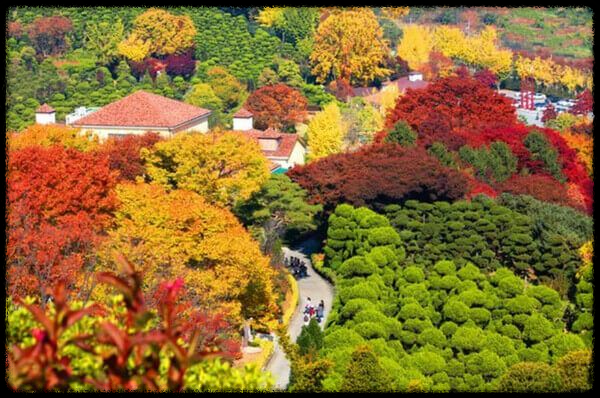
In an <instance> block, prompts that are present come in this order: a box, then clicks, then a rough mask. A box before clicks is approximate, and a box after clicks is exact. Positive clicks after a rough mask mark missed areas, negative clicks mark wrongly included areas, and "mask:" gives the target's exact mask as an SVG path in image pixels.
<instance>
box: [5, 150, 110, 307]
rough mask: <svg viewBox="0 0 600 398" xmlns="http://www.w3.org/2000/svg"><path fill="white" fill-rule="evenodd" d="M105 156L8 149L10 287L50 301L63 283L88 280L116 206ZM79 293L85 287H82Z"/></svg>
mask: <svg viewBox="0 0 600 398" xmlns="http://www.w3.org/2000/svg"><path fill="white" fill-rule="evenodd" d="M115 177H116V176H115V173H114V172H112V171H111V170H110V168H109V166H108V159H107V158H106V156H104V155H102V154H100V153H96V152H88V153H82V152H79V151H76V150H74V149H65V148H61V147H59V146H53V147H50V148H42V147H31V148H25V149H22V150H18V151H13V152H11V153H10V157H9V162H8V180H7V186H8V189H7V199H8V228H7V230H8V237H9V239H8V248H7V267H8V273H7V281H8V291H9V294H10V295H13V296H24V295H34V296H38V297H40V296H41V298H43V299H44V300H45V299H46V296H47V290H46V289H50V288H52V287H53V286H55V285H56V284H57V283H65V284H66V285H67V287H68V288H69V289H71V290H73V289H75V288H76V287H77V286H78V285H80V284H82V283H85V282H86V281H89V280H88V279H86V278H87V277H89V274H90V273H89V272H86V268H87V266H89V267H92V266H93V264H94V261H95V259H94V248H95V246H96V244H97V242H98V240H99V239H101V234H102V233H103V231H104V230H105V229H106V228H107V227H108V226H109V224H110V222H111V220H112V213H113V211H114V209H115V208H116V205H117V199H116V196H115V194H114V191H113V189H114V185H115V181H116V178H115ZM78 289H79V292H80V294H85V292H86V290H85V289H83V288H82V287H81V286H79V287H78Z"/></svg>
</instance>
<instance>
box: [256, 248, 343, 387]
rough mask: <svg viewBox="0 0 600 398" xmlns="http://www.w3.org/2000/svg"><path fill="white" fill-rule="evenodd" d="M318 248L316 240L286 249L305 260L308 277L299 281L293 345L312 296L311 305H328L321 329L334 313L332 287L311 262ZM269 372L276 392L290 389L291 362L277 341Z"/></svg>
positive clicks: (292, 323)
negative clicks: (307, 301) (288, 387)
mask: <svg viewBox="0 0 600 398" xmlns="http://www.w3.org/2000/svg"><path fill="white" fill-rule="evenodd" d="M318 248H319V243H318V242H317V241H316V240H315V239H308V240H306V241H304V242H302V243H300V244H299V245H298V246H297V247H295V248H293V249H290V248H287V247H284V248H283V253H284V255H285V257H287V258H289V257H297V258H299V259H300V260H301V261H304V262H305V264H306V267H307V272H308V276H307V277H305V278H301V279H299V280H298V291H299V300H298V301H299V302H298V306H297V307H296V311H295V312H294V315H293V316H292V319H291V321H290V324H289V327H288V335H289V336H290V338H291V340H292V342H294V343H295V342H296V338H297V337H298V336H299V335H300V332H301V331H302V325H303V324H304V322H303V319H302V318H303V311H304V308H303V307H304V304H305V301H306V298H307V297H310V300H311V302H312V303H313V305H315V306H316V305H317V304H319V302H320V301H321V300H323V301H324V302H325V314H324V318H323V321H322V322H321V328H323V327H324V326H325V323H326V321H327V316H328V315H329V312H330V311H331V304H332V301H333V286H332V285H331V283H329V282H328V281H327V280H325V279H324V278H323V277H321V275H319V274H318V273H317V272H316V271H315V270H314V268H313V266H312V263H311V261H310V255H311V254H312V253H314V252H316V251H317V250H318ZM266 370H267V371H269V372H271V374H272V375H273V378H274V379H275V385H274V386H273V388H274V389H277V390H283V389H285V388H286V387H287V385H288V383H289V380H290V363H289V361H288V359H287V358H286V357H285V353H284V352H283V350H282V349H281V347H280V346H279V344H278V342H277V341H275V348H274V351H273V356H272V357H271V360H270V361H269V363H268V364H267V367H266Z"/></svg>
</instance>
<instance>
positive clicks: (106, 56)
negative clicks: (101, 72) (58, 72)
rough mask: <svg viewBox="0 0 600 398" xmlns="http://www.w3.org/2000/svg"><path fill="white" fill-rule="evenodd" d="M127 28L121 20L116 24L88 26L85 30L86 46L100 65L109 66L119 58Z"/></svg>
mask: <svg viewBox="0 0 600 398" xmlns="http://www.w3.org/2000/svg"><path fill="white" fill-rule="evenodd" d="M124 32H125V27H124V26H123V22H122V21H121V19H120V18H117V20H116V21H115V22H114V23H109V22H99V23H97V24H88V25H87V26H86V30H85V45H86V48H87V49H88V50H89V51H91V52H92V53H93V54H94V56H95V57H96V60H97V63H98V64H100V65H109V64H111V63H113V62H114V61H115V60H116V59H117V58H118V56H119V50H118V47H117V46H118V45H119V43H120V42H121V41H123V36H124Z"/></svg>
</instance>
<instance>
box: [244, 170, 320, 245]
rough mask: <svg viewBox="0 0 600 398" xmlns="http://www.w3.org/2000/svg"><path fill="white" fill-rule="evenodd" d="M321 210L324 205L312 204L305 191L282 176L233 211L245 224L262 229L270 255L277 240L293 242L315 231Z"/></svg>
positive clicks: (276, 175)
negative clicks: (282, 239) (271, 248)
mask: <svg viewBox="0 0 600 398" xmlns="http://www.w3.org/2000/svg"><path fill="white" fill-rule="evenodd" d="M321 210H322V206H321V205H311V204H309V203H308V201H307V198H306V191H304V189H302V188H301V187H300V186H299V185H298V184H296V183H294V182H292V180H290V179H289V177H287V176H286V175H283V174H272V175H271V177H270V178H269V179H268V180H267V181H266V182H265V183H264V184H263V186H262V187H261V189H260V190H258V191H257V192H255V193H254V194H252V196H251V197H250V198H249V199H248V200H247V201H243V202H240V203H238V205H237V206H236V207H235V209H234V211H235V213H236V214H237V216H238V217H240V219H241V220H242V221H243V222H244V224H246V225H248V226H255V227H261V228H262V229H263V231H264V236H265V238H264V241H265V242H264V243H263V245H264V247H265V248H266V252H271V251H270V250H268V248H270V247H272V245H273V244H274V241H275V240H276V239H280V238H284V239H286V240H290V241H291V240H294V239H297V238H299V237H301V236H302V235H304V234H306V233H308V232H312V231H315V230H316V229H317V227H318V220H317V217H316V216H317V215H318V214H319V213H320V211H321Z"/></svg>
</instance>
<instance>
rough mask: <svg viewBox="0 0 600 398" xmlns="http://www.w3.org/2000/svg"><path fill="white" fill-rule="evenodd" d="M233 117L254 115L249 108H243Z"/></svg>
mask: <svg viewBox="0 0 600 398" xmlns="http://www.w3.org/2000/svg"><path fill="white" fill-rule="evenodd" d="M233 117H241V118H248V117H252V112H250V111H249V110H248V109H246V108H241V109H240V110H239V111H237V112H236V113H235V114H234V115H233Z"/></svg>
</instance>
